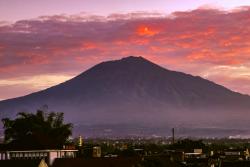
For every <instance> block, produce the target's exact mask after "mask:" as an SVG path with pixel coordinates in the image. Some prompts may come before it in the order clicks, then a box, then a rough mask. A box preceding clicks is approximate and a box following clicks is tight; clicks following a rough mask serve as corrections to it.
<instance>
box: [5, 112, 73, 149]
mask: <svg viewBox="0 0 250 167" xmlns="http://www.w3.org/2000/svg"><path fill="white" fill-rule="evenodd" d="M63 120H64V114H63V113H55V112H50V113H47V112H44V111H42V110H37V112H36V113H35V114H33V113H25V112H21V113H18V115H17V118H16V119H14V120H11V119H9V118H4V119H2V122H3V125H4V129H5V131H4V134H5V142H6V143H7V144H8V145H9V146H10V147H11V148H13V149H48V148H62V146H63V145H64V144H65V143H66V141H67V139H68V137H69V136H70V135H71V133H72V127H73V126H72V124H70V123H68V124H65V123H64V122H63Z"/></svg>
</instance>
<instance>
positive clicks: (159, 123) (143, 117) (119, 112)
mask: <svg viewBox="0 0 250 167" xmlns="http://www.w3.org/2000/svg"><path fill="white" fill-rule="evenodd" d="M44 104H46V105H48V106H49V108H50V109H52V110H53V111H57V112H64V113H65V119H66V120H67V121H70V122H73V123H74V124H75V126H76V128H75V129H76V130H77V133H81V130H83V129H84V130H85V131H88V133H91V132H96V133H99V132H98V129H101V131H102V130H103V131H104V132H105V133H106V132H107V133H110V131H111V132H112V135H116V133H118V132H119V133H120V132H123V131H124V132H123V133H124V134H132V133H133V134H134V133H139V132H140V133H144V132H145V133H146V131H151V130H152V129H158V130H159V129H160V128H158V127H162V128H163V131H164V130H165V131H166V129H167V128H169V127H180V128H182V127H184V128H187V127H189V128H197V127H199V128H203V127H204V128H208V127H210V128H229V129H230V128H232V129H235V128H239V129H242V128H243V129H244V127H247V126H248V125H249V123H248V122H249V120H250V119H249V118H247V117H246V115H247V114H248V113H249V108H250V97H249V96H248V95H242V94H239V93H236V92H233V91H231V90H229V89H227V88H225V87H223V86H220V85H218V84H215V83H213V82H211V81H208V80H205V79H203V78H201V77H198V76H192V75H189V74H185V73H182V72H176V71H170V70H167V69H164V68H162V67H160V66H158V65H156V64H154V63H152V62H150V61H148V60H146V59H144V58H142V57H132V56H131V57H127V58H123V59H121V60H116V61H108V62H103V63H100V64H98V65H96V66H94V67H92V68H90V69H89V70H87V71H85V72H83V73H82V74H80V75H78V76H76V77H75V78H73V79H71V80H68V81H66V82H64V83H61V84H59V85H56V86H53V87H51V88H48V89H46V90H43V91H39V92H36V93H32V94H30V95H27V96H23V97H19V98H14V99H9V100H4V101H1V102H0V117H1V118H3V117H14V116H15V115H16V113H17V112H20V111H28V112H35V111H36V109H38V108H40V107H41V106H43V105H44ZM114 129H118V130H114ZM121 129H123V130H121ZM126 129H128V130H126ZM129 129H130V130H131V133H130V131H129ZM135 129H137V130H136V131H134V130H135ZM150 129H151V130H150ZM114 131H115V132H114ZM154 132H157V130H156V131H152V132H150V133H154ZM161 133H163V132H161ZM161 133H159V134H161ZM165 133H166V134H167V132H165ZM91 135H92V134H91Z"/></svg>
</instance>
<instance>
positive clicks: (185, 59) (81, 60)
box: [0, 0, 250, 99]
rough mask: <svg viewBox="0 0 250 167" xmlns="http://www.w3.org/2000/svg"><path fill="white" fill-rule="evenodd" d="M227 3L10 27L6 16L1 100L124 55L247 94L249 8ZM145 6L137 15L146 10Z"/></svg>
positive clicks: (60, 17)
mask: <svg viewBox="0 0 250 167" xmlns="http://www.w3.org/2000/svg"><path fill="white" fill-rule="evenodd" d="M13 1H14V0H13ZM140 2H141V1H140ZM159 2H160V1H159ZM161 2H163V1H161ZM206 2H207V1H206ZM226 2H228V1H223V3H222V1H221V2H220V3H219V2H218V3H212V4H215V5H214V6H215V7H214V6H213V5H206V4H208V3H205V1H204V3H202V4H196V3H195V1H191V0H190V4H192V7H190V8H184V7H182V6H181V5H180V7H182V8H180V9H179V8H176V10H174V11H173V9H170V8H169V9H168V11H167V12H165V13H164V12H163V13H162V14H161V13H160V12H162V10H160V12H159V11H144V12H130V11H128V10H125V9H127V8H124V10H123V11H125V12H127V13H125V12H121V13H113V14H111V15H108V14H107V13H105V10H103V13H101V14H103V15H101V14H100V15H98V14H88V13H80V14H71V13H70V12H68V13H66V14H61V13H57V14H53V12H48V13H49V14H47V15H43V14H41V15H40V16H41V17H36V15H35V14H34V13H35V11H32V16H34V17H32V19H26V17H25V16H23V18H24V19H19V20H17V21H16V22H15V21H13V20H16V19H18V17H17V16H15V17H14V16H12V15H11V14H9V15H8V16H7V15H6V18H7V20H3V19H2V20H0V90H1V93H0V99H7V98H12V97H17V96H22V95H25V94H28V93H31V92H34V91H38V90H41V89H45V88H48V87H50V86H52V85H56V84H58V83H61V82H63V81H65V80H68V79H69V78H72V77H74V76H76V75H78V74H80V73H81V72H83V71H84V70H86V69H88V68H90V67H91V66H93V65H95V64H97V63H100V62H102V61H108V60H114V59H119V58H122V57H126V56H131V55H133V56H143V57H145V58H146V59H149V60H151V61H153V62H155V63H157V64H160V65H161V66H163V67H165V68H167V69H171V70H177V71H182V72H185V73H190V74H192V75H199V76H201V77H204V78H206V79H209V80H212V81H214V82H216V83H218V84H221V85H223V86H226V87H228V88H230V89H232V90H234V91H238V92H241V93H244V94H250V86H249V85H250V29H249V28H248V27H249V26H250V19H249V18H250V7H248V6H246V5H247V4H246V3H244V2H245V1H244V2H243V1H242V2H241V1H237V3H236V1H230V2H231V3H226ZM1 3H3V2H1ZM65 3H66V1H65ZM77 3H80V1H79V2H78V1H77ZM138 3H139V1H138ZM164 3H165V2H164ZM223 4H225V5H223ZM117 5H118V4H117ZM147 5H148V6H145V8H142V9H147V8H148V7H149V6H150V5H152V3H149V2H148V3H147ZM174 5H176V4H175V3H173V5H172V6H173V7H174ZM197 5H199V6H202V5H205V6H202V7H198V6H197ZM242 5H245V6H244V7H240V6H242ZM249 5H250V4H249ZM0 6H1V4H0ZM218 6H223V8H220V7H218ZM105 7H106V6H105ZM155 7H156V6H155ZM13 8H17V7H16V6H13ZM67 9H68V8H67ZM90 9H92V8H90ZM93 9H94V8H93ZM121 9H122V8H121ZM178 9H179V10H178ZM190 9H192V10H190ZM134 11H136V10H134ZM4 12H5V13H4ZM72 12H73V13H74V12H75V13H77V12H76V11H72ZM171 12H172V13H171ZM4 14H6V11H5V10H2V16H1V17H3V15H4ZM8 18H9V20H8ZM11 18H13V19H11Z"/></svg>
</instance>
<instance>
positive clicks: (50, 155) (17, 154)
mask: <svg viewBox="0 0 250 167" xmlns="http://www.w3.org/2000/svg"><path fill="white" fill-rule="evenodd" d="M77 151H78V150H23V151H5V152H0V157H1V160H26V159H28V160H33V159H38V160H41V159H45V161H46V162H47V163H48V164H49V165H52V164H53V162H54V160H55V159H57V158H75V157H76V153H77Z"/></svg>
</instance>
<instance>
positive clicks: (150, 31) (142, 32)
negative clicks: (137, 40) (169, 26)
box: [137, 26, 158, 36]
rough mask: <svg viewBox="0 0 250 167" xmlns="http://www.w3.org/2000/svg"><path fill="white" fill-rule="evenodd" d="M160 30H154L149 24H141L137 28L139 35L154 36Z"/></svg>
mask: <svg viewBox="0 0 250 167" xmlns="http://www.w3.org/2000/svg"><path fill="white" fill-rule="evenodd" d="M157 33H158V32H157V31H155V30H153V29H152V28H150V27H148V26H139V27H138V28H137V34H138V35H142V36H144V35H147V36H152V35H155V34H157Z"/></svg>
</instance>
